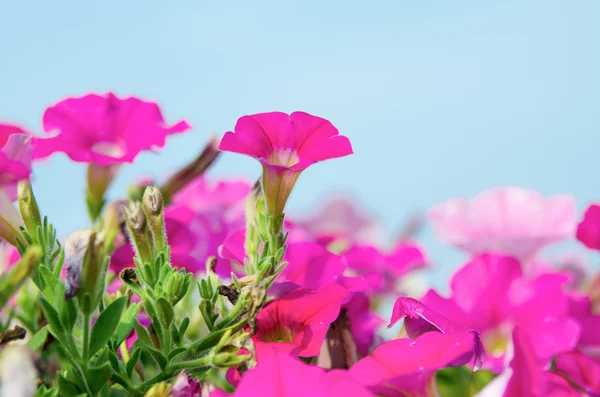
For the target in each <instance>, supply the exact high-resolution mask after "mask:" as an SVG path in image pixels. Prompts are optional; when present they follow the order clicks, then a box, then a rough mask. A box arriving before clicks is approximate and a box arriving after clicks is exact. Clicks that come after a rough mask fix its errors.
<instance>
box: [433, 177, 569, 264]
mask: <svg viewBox="0 0 600 397" xmlns="http://www.w3.org/2000/svg"><path fill="white" fill-rule="evenodd" d="M428 218H429V221H430V222H431V225H432V226H433V230H434V232H435V234H436V235H437V237H438V238H439V239H440V240H441V241H442V242H443V243H445V244H448V245H452V246H455V247H458V248H460V249H462V250H465V251H467V252H469V253H471V254H481V253H497V254H504V255H510V256H514V257H515V258H517V259H520V260H529V259H532V258H533V256H534V255H535V254H536V253H537V252H538V251H540V250H541V249H543V248H544V247H546V246H548V245H551V244H553V243H556V242H559V241H562V240H564V239H566V238H568V237H571V236H572V235H573V233H574V231H575V222H576V209H575V199H574V198H573V197H572V196H569V195H559V196H550V197H543V196H541V195H540V194H539V193H537V192H535V191H533V190H529V189H523V188H520V187H513V186H506V187H499V188H493V189H490V190H486V191H484V192H482V193H480V194H478V195H477V196H475V197H474V198H473V199H471V200H464V199H461V198H456V199H452V200H449V201H446V202H444V203H442V204H439V205H436V206H434V207H433V208H431V209H430V210H429V212H428Z"/></svg>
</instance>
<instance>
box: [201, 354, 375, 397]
mask: <svg viewBox="0 0 600 397" xmlns="http://www.w3.org/2000/svg"><path fill="white" fill-rule="evenodd" d="M213 395H214V396H225V395H226V394H224V393H223V394H221V393H217V394H211V396H213ZM232 396H235V397H250V396H252V397H253V396H261V397H304V396H311V397H327V396H352V397H373V395H372V394H371V393H369V392H368V391H367V390H366V389H364V388H363V387H362V385H360V384H359V383H358V382H356V381H355V380H354V379H352V378H351V377H349V376H348V374H347V373H345V372H343V371H334V372H330V373H326V372H325V371H324V370H323V369H322V368H319V367H316V366H312V365H307V364H304V363H303V362H301V361H300V360H298V359H295V358H292V357H289V356H288V355H286V354H282V353H280V352H277V351H271V352H270V353H269V354H268V355H266V356H265V357H264V359H263V360H261V361H259V363H258V365H257V366H256V367H255V368H254V369H252V370H250V371H249V372H248V373H247V374H245V375H244V376H243V377H242V379H241V382H240V384H239V386H238V388H237V390H236V392H235V393H234V394H233V395H232Z"/></svg>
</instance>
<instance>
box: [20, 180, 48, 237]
mask: <svg viewBox="0 0 600 397" xmlns="http://www.w3.org/2000/svg"><path fill="white" fill-rule="evenodd" d="M17 186H18V187H17V197H18V201H19V210H20V211H21V218H22V219H23V222H24V223H25V228H26V229H27V231H28V232H29V234H31V235H32V236H35V235H36V233H37V228H38V226H41V225H42V218H41V215H40V209H39V208H38V204H37V201H36V200H35V196H34V195H33V190H32V189H31V183H30V182H29V181H28V180H22V181H19V184H18V185H17Z"/></svg>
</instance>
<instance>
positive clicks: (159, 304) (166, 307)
mask: <svg viewBox="0 0 600 397" xmlns="http://www.w3.org/2000/svg"><path fill="white" fill-rule="evenodd" d="M156 308H157V309H158V312H159V316H160V319H161V322H162V323H163V325H164V327H165V330H168V329H169V326H170V325H171V323H172V322H173V317H175V312H174V311H173V306H171V304H170V303H169V301H168V300H166V299H165V298H163V297H160V298H158V299H157V300H156ZM165 332H167V331H165Z"/></svg>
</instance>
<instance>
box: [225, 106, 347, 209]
mask: <svg viewBox="0 0 600 397" xmlns="http://www.w3.org/2000/svg"><path fill="white" fill-rule="evenodd" d="M219 150H223V151H229V152H234V153H241V154H246V155H248V156H252V157H254V158H256V159H257V160H259V161H260V162H261V164H262V166H263V177H262V184H263V191H264V194H265V199H266V203H267V208H268V210H269V212H270V213H271V215H273V216H275V217H279V216H280V215H281V214H282V213H283V209H284V207H285V203H286V201H287V199H288V197H289V195H290V193H291V191H292V188H293V187H294V184H295V183H296V180H297V179H298V176H300V173H301V172H302V171H303V170H304V169H306V168H307V167H309V166H310V165H311V164H314V163H316V162H318V161H323V160H327V159H331V158H336V157H343V156H347V155H349V154H352V146H351V144H350V141H349V140H348V138H346V137H345V136H341V135H339V132H338V130H337V129H336V128H335V127H334V126H333V125H332V124H331V123H330V122H329V121H327V120H325V119H323V118H320V117H316V116H312V115H310V114H308V113H304V112H294V113H292V114H290V115H288V114H286V113H282V112H271V113H260V114H254V115H250V116H243V117H241V118H240V119H239V120H238V121H237V124H236V126H235V129H234V132H231V131H229V132H227V133H225V135H224V136H223V139H222V140H221V144H220V145H219Z"/></svg>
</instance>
